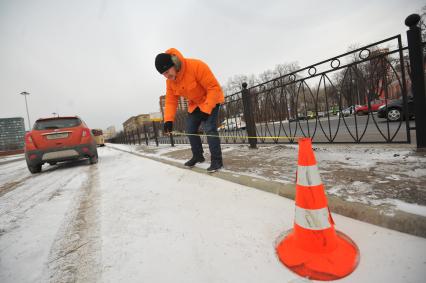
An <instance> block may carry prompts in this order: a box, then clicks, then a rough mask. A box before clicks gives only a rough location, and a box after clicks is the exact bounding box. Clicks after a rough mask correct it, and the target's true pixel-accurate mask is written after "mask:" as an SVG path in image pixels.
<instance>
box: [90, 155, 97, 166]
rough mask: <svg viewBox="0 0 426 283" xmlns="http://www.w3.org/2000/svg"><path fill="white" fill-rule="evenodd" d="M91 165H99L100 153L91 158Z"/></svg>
mask: <svg viewBox="0 0 426 283" xmlns="http://www.w3.org/2000/svg"><path fill="white" fill-rule="evenodd" d="M89 162H90V164H96V163H98V153H95V155H93V156H91V157H89Z"/></svg>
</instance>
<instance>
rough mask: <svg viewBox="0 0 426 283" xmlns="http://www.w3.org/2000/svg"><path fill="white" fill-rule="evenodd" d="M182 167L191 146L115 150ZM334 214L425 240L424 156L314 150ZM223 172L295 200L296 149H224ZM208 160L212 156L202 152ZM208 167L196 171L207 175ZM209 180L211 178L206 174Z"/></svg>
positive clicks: (400, 151) (403, 150) (381, 148)
mask: <svg viewBox="0 0 426 283" xmlns="http://www.w3.org/2000/svg"><path fill="white" fill-rule="evenodd" d="M109 146H112V147H116V148H119V149H122V150H126V151H129V152H132V153H134V154H137V155H141V156H144V157H148V158H151V159H154V160H157V161H161V162H165V163H168V164H172V165H175V166H178V167H184V166H183V163H184V162H185V161H186V160H187V159H189V158H190V157H191V151H190V148H189V146H188V145H177V146H175V147H171V146H170V145H160V146H159V147H156V146H155V145H150V146H145V145H133V146H129V145H112V144H109ZM313 147H314V151H315V155H316V159H317V163H318V167H319V170H320V174H321V177H322V180H323V183H324V184H325V187H326V190H327V197H328V200H329V207H330V209H331V211H332V212H334V213H339V214H341V215H345V216H348V217H351V218H355V219H358V220H361V221H365V222H368V223H371V224H375V225H379V226H382V227H386V228H390V229H394V230H398V231H401V232H405V233H409V234H412V235H417V236H421V237H426V153H424V152H423V153H419V152H416V150H415V147H414V146H412V145H401V144H395V145H390V144H385V145H383V144H380V145H370V144H369V145H359V144H358V145H347V144H346V145H341V144H333V145H329V144H325V145H324V144H321V145H315V144H314V145H313ZM222 150H223V156H224V164H225V168H224V169H223V170H221V171H220V172H217V173H214V174H213V176H214V177H218V178H222V179H226V180H229V181H232V182H235V183H239V184H243V185H246V186H250V187H253V188H257V189H260V190H263V191H268V192H271V193H274V194H278V195H280V196H283V197H287V198H290V199H294V195H295V174H296V167H297V154H298V147H297V145H262V146H259V147H258V149H249V148H248V146H247V145H222ZM204 152H205V157H206V160H209V158H210V156H209V150H208V148H205V149H204ZM208 165H209V162H205V163H203V164H199V165H198V166H197V167H194V168H192V169H191V170H195V171H197V172H200V173H206V170H205V169H206V168H207V167H208ZM206 174H207V173H206Z"/></svg>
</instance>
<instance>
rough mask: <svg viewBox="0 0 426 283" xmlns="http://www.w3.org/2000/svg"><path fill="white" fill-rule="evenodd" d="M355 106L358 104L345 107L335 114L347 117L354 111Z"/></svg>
mask: <svg viewBox="0 0 426 283" xmlns="http://www.w3.org/2000/svg"><path fill="white" fill-rule="evenodd" d="M356 106H359V105H351V106H349V107H348V108H345V109H343V110H342V111H340V112H337V115H338V116H342V117H348V116H350V115H352V114H353V113H355V107H356Z"/></svg>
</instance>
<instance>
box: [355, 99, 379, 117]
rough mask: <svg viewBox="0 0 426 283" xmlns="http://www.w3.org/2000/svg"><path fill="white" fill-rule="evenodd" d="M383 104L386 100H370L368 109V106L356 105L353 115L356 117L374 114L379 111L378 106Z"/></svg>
mask: <svg viewBox="0 0 426 283" xmlns="http://www.w3.org/2000/svg"><path fill="white" fill-rule="evenodd" d="M385 104H386V100H372V101H371V102H370V107H368V105H356V106H355V113H356V114H358V115H367V114H368V113H369V112H376V111H377V110H379V108H380V106H382V105H385Z"/></svg>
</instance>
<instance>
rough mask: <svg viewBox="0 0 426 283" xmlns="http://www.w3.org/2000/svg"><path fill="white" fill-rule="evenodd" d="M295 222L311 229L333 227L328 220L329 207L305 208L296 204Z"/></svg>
mask: <svg viewBox="0 0 426 283" xmlns="http://www.w3.org/2000/svg"><path fill="white" fill-rule="evenodd" d="M294 222H296V224H297V225H299V226H301V227H303V228H305V229H309V230H323V229H327V228H330V227H331V224H330V222H329V221H328V208H327V207H325V208H320V209H304V208H300V207H298V206H296V213H295V217H294Z"/></svg>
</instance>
